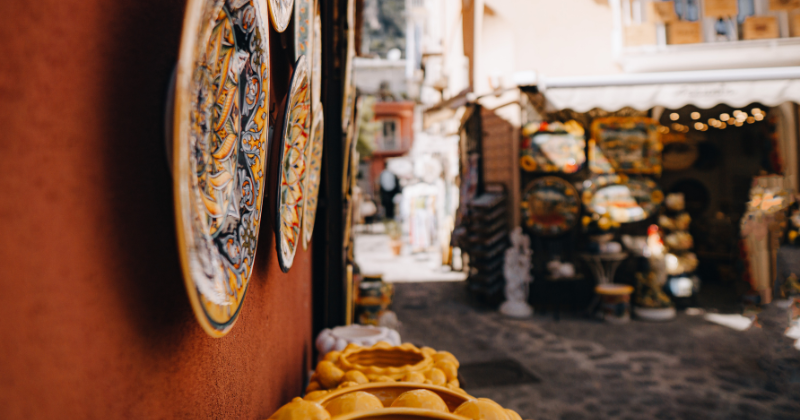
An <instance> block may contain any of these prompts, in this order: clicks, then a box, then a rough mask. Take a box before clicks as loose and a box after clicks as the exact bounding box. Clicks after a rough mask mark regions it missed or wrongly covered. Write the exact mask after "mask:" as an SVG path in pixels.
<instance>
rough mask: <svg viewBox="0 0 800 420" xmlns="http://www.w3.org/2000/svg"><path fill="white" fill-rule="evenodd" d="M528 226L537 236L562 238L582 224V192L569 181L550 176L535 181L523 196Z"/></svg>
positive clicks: (523, 212) (525, 218)
mask: <svg viewBox="0 0 800 420" xmlns="http://www.w3.org/2000/svg"><path fill="white" fill-rule="evenodd" d="M521 206H522V215H523V218H524V220H525V226H526V227H527V228H528V230H530V231H531V232H532V233H534V234H537V235H558V234H561V233H564V232H566V231H567V230H569V229H571V228H572V227H573V226H575V224H576V223H577V222H578V215H579V214H580V210H581V205H580V199H579V197H578V191H577V190H576V189H575V187H573V186H572V184H570V183H569V182H567V181H565V180H563V179H561V178H558V177H555V176H548V177H544V178H539V179H535V180H533V181H531V182H530V183H529V184H528V186H527V187H525V191H523V193H522V203H521Z"/></svg>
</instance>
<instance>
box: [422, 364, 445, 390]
mask: <svg viewBox="0 0 800 420" xmlns="http://www.w3.org/2000/svg"><path fill="white" fill-rule="evenodd" d="M425 377H426V378H428V379H429V380H430V381H431V383H432V384H434V385H441V386H444V384H446V383H447V376H446V375H445V374H444V372H442V371H441V370H439V369H437V368H433V369H431V370H429V371H428V372H426V373H425Z"/></svg>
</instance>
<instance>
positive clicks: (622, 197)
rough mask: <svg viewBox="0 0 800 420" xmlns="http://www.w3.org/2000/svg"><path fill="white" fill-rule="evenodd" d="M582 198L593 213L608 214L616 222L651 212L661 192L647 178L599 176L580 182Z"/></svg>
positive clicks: (645, 217) (628, 221)
mask: <svg viewBox="0 0 800 420" xmlns="http://www.w3.org/2000/svg"><path fill="white" fill-rule="evenodd" d="M583 186H584V189H583V195H582V201H583V204H584V206H586V209H587V210H588V211H590V212H591V213H593V214H594V215H598V216H603V215H608V216H609V217H610V218H611V220H613V221H614V222H617V223H631V222H638V221H641V220H644V219H647V218H648V217H650V216H651V215H653V214H654V213H655V212H656V210H657V209H658V206H659V205H660V204H661V203H662V202H663V201H664V193H663V192H661V190H660V189H659V188H658V185H657V184H656V183H655V181H653V180H652V179H650V178H630V177H628V176H626V175H618V174H612V175H601V176H596V177H594V178H591V179H587V180H586V181H584V185H583Z"/></svg>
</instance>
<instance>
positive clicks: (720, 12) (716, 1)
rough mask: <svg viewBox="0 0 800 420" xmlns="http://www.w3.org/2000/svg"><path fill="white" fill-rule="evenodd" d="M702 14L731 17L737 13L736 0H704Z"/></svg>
mask: <svg viewBox="0 0 800 420" xmlns="http://www.w3.org/2000/svg"><path fill="white" fill-rule="evenodd" d="M703 14H704V15H705V16H706V17H731V16H736V15H738V14H739V2H738V1H737V0H705V1H704V2H703Z"/></svg>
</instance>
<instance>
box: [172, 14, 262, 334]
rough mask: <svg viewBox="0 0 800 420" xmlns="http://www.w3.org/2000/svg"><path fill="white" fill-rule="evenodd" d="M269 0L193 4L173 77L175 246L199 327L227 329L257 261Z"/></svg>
mask: <svg viewBox="0 0 800 420" xmlns="http://www.w3.org/2000/svg"><path fill="white" fill-rule="evenodd" d="M266 7H267V6H266V3H265V2H264V0H252V1H240V0H229V1H211V0H190V1H189V4H188V6H187V12H186V17H185V21H184V28H183V34H182V39H181V48H180V56H179V59H178V67H177V73H176V84H175V86H176V87H175V92H174V95H175V96H174V98H175V104H174V111H173V112H174V120H173V138H172V141H173V146H172V147H173V152H172V159H173V161H172V168H173V182H174V186H173V188H174V191H175V211H176V219H177V233H178V250H179V252H180V257H181V265H182V266H183V275H184V280H185V282H186V287H187V289H188V292H189V299H190V301H191V304H192V307H193V309H194V311H195V315H196V316H197V319H198V321H199V322H200V325H201V326H202V327H203V329H204V330H205V331H206V332H207V333H208V334H210V335H211V336H214V337H221V336H223V335H225V334H226V333H227V332H228V331H229V330H230V328H231V327H232V326H233V324H234V322H235V321H236V317H237V315H238V314H239V310H240V309H241V307H242V302H243V301H244V296H245V293H246V292H247V285H248V284H249V279H250V274H251V272H252V269H253V261H254V259H255V253H256V244H257V240H258V232H259V225H260V223H261V210H262V202H263V197H264V183H265V172H266V171H265V165H266V163H267V150H268V144H267V143H268V135H267V134H268V132H269V127H268V118H267V116H268V114H269V109H268V106H269V105H268V101H267V98H268V97H269V48H268V45H269V39H268V37H269V31H268V24H267V11H266Z"/></svg>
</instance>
